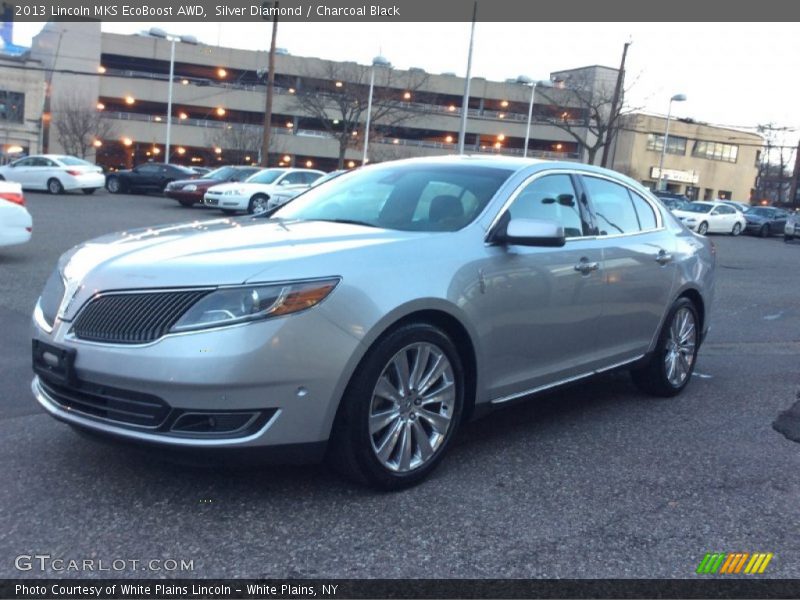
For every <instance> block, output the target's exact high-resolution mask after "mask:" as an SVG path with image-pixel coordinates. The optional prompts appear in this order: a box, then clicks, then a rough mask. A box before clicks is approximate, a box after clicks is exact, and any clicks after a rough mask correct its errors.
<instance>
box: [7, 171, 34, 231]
mask: <svg viewBox="0 0 800 600" xmlns="http://www.w3.org/2000/svg"><path fill="white" fill-rule="evenodd" d="M32 230H33V219H31V215H30V213H29V212H28V209H26V208H25V197H24V196H23V195H22V186H20V184H18V183H9V182H8V181H0V246H15V245H17V244H24V243H25V242H27V241H28V240H29V239H31V231H32Z"/></svg>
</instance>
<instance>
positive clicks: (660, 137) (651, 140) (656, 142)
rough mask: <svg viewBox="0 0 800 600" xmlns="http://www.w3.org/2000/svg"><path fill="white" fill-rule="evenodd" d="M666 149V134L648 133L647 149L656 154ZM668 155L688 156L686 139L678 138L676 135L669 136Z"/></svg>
mask: <svg viewBox="0 0 800 600" xmlns="http://www.w3.org/2000/svg"><path fill="white" fill-rule="evenodd" d="M663 148H664V134H663V133H648V134H647V149H648V150H653V151H654V152H661V150H663ZM667 154H680V155H681V156H683V155H684V154H686V138H684V137H678V136H676V135H671V136H669V140H668V141H667Z"/></svg>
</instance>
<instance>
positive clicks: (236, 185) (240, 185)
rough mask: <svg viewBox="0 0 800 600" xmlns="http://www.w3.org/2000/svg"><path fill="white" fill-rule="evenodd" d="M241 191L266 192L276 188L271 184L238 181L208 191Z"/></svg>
mask: <svg viewBox="0 0 800 600" xmlns="http://www.w3.org/2000/svg"><path fill="white" fill-rule="evenodd" d="M240 189H247V190H253V191H255V190H261V191H265V190H272V189H275V186H274V185H272V184H271V183H246V182H244V181H238V182H237V181H231V182H229V183H220V184H219V185H215V186H213V187H212V188H210V189H209V190H208V191H210V192H218V193H225V192H227V191H228V190H240Z"/></svg>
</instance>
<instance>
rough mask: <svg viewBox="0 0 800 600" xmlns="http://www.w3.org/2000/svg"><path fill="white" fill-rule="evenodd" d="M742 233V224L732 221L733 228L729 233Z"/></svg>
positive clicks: (735, 234) (734, 234)
mask: <svg viewBox="0 0 800 600" xmlns="http://www.w3.org/2000/svg"><path fill="white" fill-rule="evenodd" d="M740 233H742V224H741V223H734V225H733V230H732V231H731V235H733V236H737V235H739V234H740Z"/></svg>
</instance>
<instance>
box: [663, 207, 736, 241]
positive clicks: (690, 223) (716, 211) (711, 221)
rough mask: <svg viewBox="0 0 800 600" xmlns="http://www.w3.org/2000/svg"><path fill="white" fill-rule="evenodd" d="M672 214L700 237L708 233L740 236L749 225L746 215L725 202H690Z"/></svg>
mask: <svg viewBox="0 0 800 600" xmlns="http://www.w3.org/2000/svg"><path fill="white" fill-rule="evenodd" d="M672 214H674V215H675V216H676V217H678V218H679V219H680V220H681V221H682V222H683V224H684V225H686V226H687V227H688V228H689V229H691V230H693V231H696V232H697V233H699V234H700V235H705V234H706V233H729V234H731V235H739V234H740V233H742V231H744V228H745V225H747V220H746V219H745V218H744V215H743V214H742V213H741V212H739V211H738V210H736V209H735V208H733V207H732V206H729V205H728V204H726V203H724V202H706V201H702V202H690V203H689V204H687V205H686V206H684V207H683V208H682V209H680V210H674V211H672Z"/></svg>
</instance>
